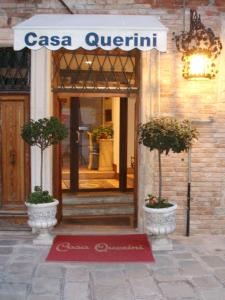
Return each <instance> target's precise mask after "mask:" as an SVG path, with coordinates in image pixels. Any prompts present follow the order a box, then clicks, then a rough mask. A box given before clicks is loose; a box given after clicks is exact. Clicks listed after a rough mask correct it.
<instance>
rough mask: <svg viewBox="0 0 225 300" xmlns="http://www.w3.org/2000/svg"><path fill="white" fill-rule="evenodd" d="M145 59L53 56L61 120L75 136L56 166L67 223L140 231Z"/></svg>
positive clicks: (110, 54) (81, 53) (133, 54)
mask: <svg viewBox="0 0 225 300" xmlns="http://www.w3.org/2000/svg"><path fill="white" fill-rule="evenodd" d="M139 57H140V56H139V52H138V51H136V50H132V51H122V50H120V49H115V50H112V51H105V50H102V49H96V50H92V51H89V50H84V49H77V50H75V51H69V50H65V49H61V50H58V51H54V52H53V53H52V59H53V60H52V63H53V73H52V75H53V76H52V88H53V93H54V105H53V107H54V114H55V116H57V117H59V118H60V119H61V121H62V122H63V123H64V124H65V125H66V126H67V127H68V129H69V136H68V138H67V139H66V140H64V141H63V142H62V143H61V145H60V146H57V147H55V150H54V158H53V159H54V164H53V182H54V196H55V197H57V199H59V200H60V205H59V208H58V220H59V221H60V220H63V222H65V221H68V222H70V223H72V224H81V223H82V224H85V225H87V224H95V225H96V224H99V223H100V224H101V225H104V224H106V223H107V222H108V221H109V222H111V221H112V224H114V225H117V224H119V223H120V221H121V223H122V224H125V223H126V224H130V226H136V223H137V222H136V219H137V218H136V216H137V199H136V198H137V197H136V181H137V179H136V177H137V176H136V174H137V165H136V164H135V161H136V154H137V140H136V134H135V128H136V126H137V124H138V115H139V114H138V105H136V100H138V88H139V63H138V62H139ZM106 219H107V220H108V221H107V222H106Z"/></svg>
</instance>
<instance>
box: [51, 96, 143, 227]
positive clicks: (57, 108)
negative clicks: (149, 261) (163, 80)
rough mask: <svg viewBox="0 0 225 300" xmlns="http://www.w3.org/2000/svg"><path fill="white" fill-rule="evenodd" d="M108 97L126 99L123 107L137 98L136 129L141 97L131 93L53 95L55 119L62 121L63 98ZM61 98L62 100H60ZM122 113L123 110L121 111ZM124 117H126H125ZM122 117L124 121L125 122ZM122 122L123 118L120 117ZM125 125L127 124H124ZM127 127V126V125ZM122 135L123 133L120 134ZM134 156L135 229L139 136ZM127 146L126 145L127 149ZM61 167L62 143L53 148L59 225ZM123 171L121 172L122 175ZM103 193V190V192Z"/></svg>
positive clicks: (54, 190) (85, 190)
mask: <svg viewBox="0 0 225 300" xmlns="http://www.w3.org/2000/svg"><path fill="white" fill-rule="evenodd" d="M106 95H107V97H119V98H120V99H126V101H125V100H122V101H121V103H122V102H123V104H122V105H125V106H127V103H128V101H129V100H128V97H130V96H134V97H135V98H136V104H135V120H134V124H135V129H136V128H137V126H138V124H139V106H140V97H139V94H138V93H131V94H129V95H128V94H126V93H124V94H122V93H118V94H114V93H112V94H108V93H107V94H105V93H96V94H93V93H76V92H75V93H71V92H58V93H57V92H55V93H53V114H54V116H55V117H57V118H59V119H61V105H62V101H63V98H64V99H67V98H76V97H78V98H79V97H105V96H106ZM59 98H60V99H61V100H59ZM120 113H121V110H120ZM123 117H124V116H123ZM123 117H122V120H123ZM120 121H121V116H120ZM126 124H127V118H126ZM123 125H125V124H123ZM126 126H127V125H126ZM126 126H125V127H124V126H120V127H123V129H122V130H123V133H124V131H125V128H126V134H127V127H126ZM120 133H121V132H120ZM134 136H135V137H134V155H135V164H134V188H133V189H132V191H133V195H134V207H135V213H134V227H136V226H137V212H138V139H137V135H136V134H135V135H134ZM121 144H122V145H123V147H124V144H126V143H124V138H123V137H122V135H121V134H120V148H121V147H122V145H121ZM126 146H127V145H125V147H126ZM61 167H62V158H61V143H59V144H57V145H55V146H53V177H52V178H53V196H54V197H55V198H57V199H58V200H59V205H58V212H57V220H58V223H59V222H60V221H61V220H62V188H61V180H62V176H61ZM121 171H122V170H120V173H121ZM120 176H122V177H123V179H122V182H124V180H125V179H124V178H125V174H124V173H123V172H122V173H121V174H120ZM122 188H123V187H122V186H121V190H119V189H113V190H112V189H104V190H105V191H107V190H111V191H115V192H118V191H121V192H124V190H123V189H122ZM94 191H96V192H97V191H98V189H94V190H91V189H83V190H81V191H80V190H79V191H78V192H79V193H80V192H84V193H85V192H94ZM101 191H102V190H101ZM126 192H129V189H126Z"/></svg>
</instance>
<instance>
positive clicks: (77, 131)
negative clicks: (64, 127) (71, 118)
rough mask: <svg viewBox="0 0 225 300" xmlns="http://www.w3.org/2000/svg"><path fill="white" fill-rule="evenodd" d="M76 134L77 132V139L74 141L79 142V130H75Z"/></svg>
mask: <svg viewBox="0 0 225 300" xmlns="http://www.w3.org/2000/svg"><path fill="white" fill-rule="evenodd" d="M76 134H77V140H76V143H77V144H79V143H80V131H79V130H76Z"/></svg>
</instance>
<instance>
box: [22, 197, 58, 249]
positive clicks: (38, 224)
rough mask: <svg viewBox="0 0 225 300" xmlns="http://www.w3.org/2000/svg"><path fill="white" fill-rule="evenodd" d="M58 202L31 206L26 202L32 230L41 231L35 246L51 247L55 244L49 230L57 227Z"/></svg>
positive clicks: (35, 240) (34, 241) (34, 242)
mask: <svg viewBox="0 0 225 300" xmlns="http://www.w3.org/2000/svg"><path fill="white" fill-rule="evenodd" d="M58 204H59V201H58V200H56V199H55V200H54V202H50V203H41V204H31V203H28V202H25V205H26V207H27V213H28V217H29V219H28V225H29V226H30V227H31V228H32V231H36V230H38V231H39V235H38V236H37V238H36V239H34V240H33V244H35V245H51V244H52V242H53V236H52V235H51V234H50V232H49V230H50V229H51V228H52V227H53V226H55V225H56V223H57V219H56V217H55V216H56V211H57V205H58Z"/></svg>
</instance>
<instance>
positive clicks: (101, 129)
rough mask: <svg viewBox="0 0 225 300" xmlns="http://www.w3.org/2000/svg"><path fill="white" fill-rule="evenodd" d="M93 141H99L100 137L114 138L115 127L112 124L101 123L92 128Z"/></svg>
mask: <svg viewBox="0 0 225 300" xmlns="http://www.w3.org/2000/svg"><path fill="white" fill-rule="evenodd" d="M92 138H93V141H96V142H99V140H100V139H112V138H113V127H112V125H109V126H104V125H100V126H98V127H96V128H94V129H93V130H92Z"/></svg>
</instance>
